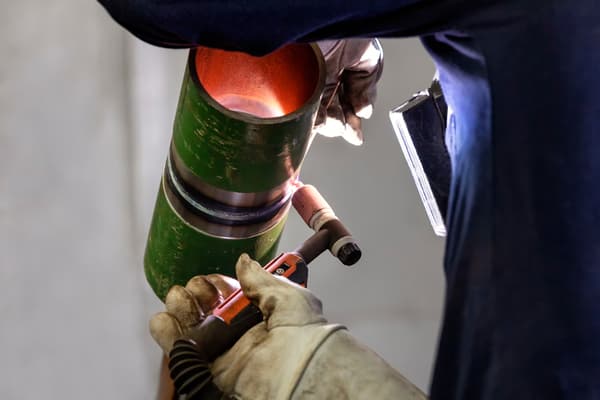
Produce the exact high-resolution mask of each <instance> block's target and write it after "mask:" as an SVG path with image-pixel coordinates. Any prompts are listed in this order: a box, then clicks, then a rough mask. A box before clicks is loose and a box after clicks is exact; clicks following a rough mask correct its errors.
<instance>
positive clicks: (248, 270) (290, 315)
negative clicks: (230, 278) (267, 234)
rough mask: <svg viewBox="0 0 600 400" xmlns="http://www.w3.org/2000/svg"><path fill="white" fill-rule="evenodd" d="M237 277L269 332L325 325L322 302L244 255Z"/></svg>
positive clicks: (239, 263) (239, 264)
mask: <svg viewBox="0 0 600 400" xmlns="http://www.w3.org/2000/svg"><path fill="white" fill-rule="evenodd" d="M236 274H237V277H238V280H239V281H240V285H241V287H242V290H243V291H244V294H245V295H246V297H248V299H250V300H251V301H252V302H253V303H254V304H256V305H257V306H258V308H259V309H260V311H261V312H262V313H263V316H264V318H265V321H266V323H267V329H268V330H270V329H272V328H275V327H278V326H303V325H307V324H313V323H318V322H321V323H324V322H326V321H325V318H324V317H323V315H322V305H321V301H320V300H319V299H317V298H316V297H315V296H314V295H313V294H312V293H311V292H309V291H308V290H307V289H305V288H303V287H301V286H298V285H296V284H295V283H293V282H290V281H289V280H287V279H286V278H281V277H277V276H275V275H272V274H270V273H269V272H267V271H265V270H264V269H263V268H261V266H260V264H259V263H257V262H256V261H254V260H252V259H251V258H250V257H249V256H248V255H247V254H242V255H241V256H240V258H239V259H238V262H237V264H236Z"/></svg>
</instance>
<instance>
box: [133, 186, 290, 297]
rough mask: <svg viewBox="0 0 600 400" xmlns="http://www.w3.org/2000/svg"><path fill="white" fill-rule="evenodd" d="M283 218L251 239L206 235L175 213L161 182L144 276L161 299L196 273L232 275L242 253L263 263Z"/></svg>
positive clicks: (274, 249)
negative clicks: (174, 286) (171, 288)
mask: <svg viewBox="0 0 600 400" xmlns="http://www.w3.org/2000/svg"><path fill="white" fill-rule="evenodd" d="M285 221H286V218H282V219H281V221H279V222H278V223H277V224H276V225H275V226H273V227H272V228H270V229H268V230H267V231H266V232H264V233H262V234H260V235H258V236H256V237H251V238H245V239H222V238H216V237H213V236H209V235H207V234H205V233H203V232H201V231H199V230H197V229H195V228H194V227H192V226H190V225H189V224H188V223H187V222H185V221H183V220H182V219H181V218H180V216H179V215H177V213H176V212H175V210H173V208H172V207H171V205H170V204H169V202H168V201H167V199H166V196H165V193H164V190H163V185H162V184H161V188H160V190H159V192H158V198H157V200H156V206H155V209H154V216H153V218H152V223H151V225H150V233H149V235H148V242H147V244H146V254H145V256H144V270H145V273H146V279H147V280H148V283H149V284H150V286H151V287H152V289H153V290H154V293H156V295H157V296H158V297H159V298H160V299H161V300H163V301H164V299H165V296H166V295H167V292H168V290H169V288H170V287H171V286H173V285H182V286H185V284H186V283H187V281H188V280H189V279H190V278H192V277H194V276H196V275H207V274H213V273H218V274H224V275H228V276H233V277H235V263H236V261H237V259H238V257H239V256H240V254H242V253H248V254H249V255H250V256H251V257H253V258H254V259H255V260H257V261H258V262H260V263H261V264H262V265H264V264H266V263H268V262H269V261H270V260H271V259H272V258H273V257H275V256H276V255H277V254H276V253H277V245H278V243H279V239H280V236H281V233H282V231H283V227H284V225H285Z"/></svg>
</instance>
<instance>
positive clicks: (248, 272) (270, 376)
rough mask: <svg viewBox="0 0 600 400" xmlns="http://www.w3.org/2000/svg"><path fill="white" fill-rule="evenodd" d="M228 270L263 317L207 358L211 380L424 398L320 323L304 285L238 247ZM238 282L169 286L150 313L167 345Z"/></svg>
mask: <svg viewBox="0 0 600 400" xmlns="http://www.w3.org/2000/svg"><path fill="white" fill-rule="evenodd" d="M236 273H237V276H238V278H239V280H240V284H241V287H242V289H243V291H244V294H245V295H246V296H247V297H248V298H249V299H250V300H251V301H252V302H253V303H254V304H256V305H257V306H258V307H259V308H260V310H261V312H262V313H263V315H264V321H263V322H261V323H259V324H258V325H256V326H254V327H253V328H251V329H250V330H249V331H248V332H246V333H245V334H244V335H243V336H242V337H241V338H240V340H238V342H237V343H236V344H235V345H234V346H233V347H232V348H231V349H230V350H229V351H228V352H226V353H225V354H224V355H223V356H221V357H219V358H217V359H216V360H215V362H214V363H213V364H212V365H211V371H212V373H213V377H214V383H215V384H216V385H217V386H218V387H219V388H220V389H221V390H222V391H223V392H224V393H225V394H227V395H230V396H232V397H234V398H237V399H257V400H258V399H303V398H314V399H334V398H335V399H425V398H426V397H425V395H424V394H423V393H422V392H420V391H419V389H418V388H417V387H415V386H414V385H413V384H411V383H410V382H409V381H407V380H406V379H405V378H404V377H403V376H402V375H400V374H399V373H398V372H396V371H395V370H394V369H392V368H391V367H390V366H389V365H388V364H387V363H386V362H385V361H383V360H382V359H381V358H380V357H379V356H377V355H376V354H375V353H374V352H372V351H371V350H369V349H367V348H366V347H364V346H362V345H361V344H359V343H358V342H357V341H356V340H355V339H354V338H353V337H352V336H351V335H350V334H349V333H348V332H347V331H346V330H345V329H344V328H343V327H342V326H340V325H332V324H328V323H327V321H326V320H325V318H324V317H323V314H322V310H321V302H320V301H319V300H318V299H317V298H316V297H315V296H314V295H313V294H312V293H311V292H309V291H308V290H307V289H304V288H302V287H300V286H298V285H296V284H294V283H291V282H290V281H288V280H287V279H285V278H281V277H275V276H273V275H271V274H269V273H268V272H266V271H264V270H263V269H262V268H261V267H260V265H259V264H258V263H257V262H255V261H252V260H251V259H250V258H249V257H248V256H247V255H242V256H241V257H240V258H239V260H238V263H237V265H236ZM237 287H238V285H237V282H236V281H235V280H233V279H231V278H227V277H224V276H221V275H208V276H197V277H194V278H192V279H191V280H190V281H189V282H188V283H187V285H186V287H185V288H183V287H181V286H174V287H173V288H171V290H170V291H169V293H168V294H167V297H166V309H167V312H164V313H160V314H157V315H155V316H154V317H153V318H152V320H151V321H150V331H151V333H152V336H153V337H154V339H155V340H156V341H157V342H158V344H159V345H160V346H161V347H162V348H163V350H164V351H165V352H166V353H168V352H169V351H170V350H171V348H172V346H173V343H174V341H175V340H176V339H178V338H180V337H182V336H185V334H186V331H188V330H189V329H191V328H192V327H193V326H195V325H197V324H199V323H201V321H202V320H203V318H205V316H207V315H208V314H210V312H211V310H212V309H214V308H215V307H216V306H218V305H219V304H220V303H221V302H222V301H223V300H224V299H225V298H227V296H228V295H229V294H231V293H233V292H234V291H235V289H236V288H237Z"/></svg>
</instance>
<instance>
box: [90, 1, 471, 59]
mask: <svg viewBox="0 0 600 400" xmlns="http://www.w3.org/2000/svg"><path fill="white" fill-rule="evenodd" d="M99 2H100V3H101V4H102V5H103V6H104V7H105V8H106V9H107V10H108V12H109V13H110V15H111V16H112V17H113V18H114V19H115V20H116V21H117V22H118V23H119V24H121V25H122V26H123V27H125V28H126V29H127V30H129V31H130V32H131V33H133V34H134V35H136V36H137V37H138V38H140V39H142V40H144V41H146V42H148V43H151V44H154V45H157V46H162V47H194V46H198V45H201V46H208V47H217V48H221V49H225V50H240V51H244V52H247V53H250V54H254V55H263V54H266V53H269V52H271V51H273V50H275V49H277V48H278V47H280V46H282V45H283V44H285V43H290V42H308V41H319V40H324V39H339V38H347V37H385V36H408V35H415V34H423V33H426V32H427V30H430V29H432V28H433V27H434V26H437V27H438V28H439V27H440V26H442V25H440V21H444V22H443V24H446V23H448V21H449V20H450V19H451V17H452V16H453V15H455V14H456V13H457V12H458V10H459V9H460V8H461V7H460V4H461V3H464V1H457V0H452V1H451V0H437V1H428V0H384V1H367V0H332V1H316V0H292V1H281V0H280V1H272V0H265V1H247V0H245V1H239V0H212V1H209V0H169V1H167V0H99Z"/></svg>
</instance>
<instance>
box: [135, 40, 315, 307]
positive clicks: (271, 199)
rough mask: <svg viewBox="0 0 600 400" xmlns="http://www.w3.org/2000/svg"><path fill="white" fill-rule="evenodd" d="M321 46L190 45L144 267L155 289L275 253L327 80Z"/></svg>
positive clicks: (230, 270)
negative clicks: (234, 48)
mask: <svg viewBox="0 0 600 400" xmlns="http://www.w3.org/2000/svg"><path fill="white" fill-rule="evenodd" d="M324 72H325V71H324V61H323V58H322V55H321V53H320V51H319V49H318V48H317V47H316V46H314V45H290V46H286V47H284V48H282V49H279V50H277V51H276V52H274V53H272V54H270V55H268V56H265V57H252V56H249V55H246V54H243V53H236V52H225V51H221V50H214V49H208V48H197V49H193V50H192V51H191V52H190V56H189V59H188V63H187V68H186V72H185V75H184V79H183V85H182V90H181V95H180V99H179V104H178V108H177V113H176V117H175V123H174V127H173V138H172V141H171V146H170V150H169V155H168V157H167V163H166V167H165V172H164V174H163V178H162V180H161V184H160V188H159V191H158V196H157V201H156V206H155V209H154V215H153V218H152V222H151V226H150V232H149V235H148V241H147V245H146V253H145V256H144V269H145V273H146V278H147V280H148V282H149V283H150V285H151V287H152V289H153V290H154V292H155V293H156V295H157V296H158V297H159V298H160V299H162V300H164V297H165V295H166V293H167V291H168V289H169V288H170V287H171V286H173V285H175V284H178V285H185V283H186V282H187V281H188V280H189V279H190V278H191V277H193V276H195V275H199V274H211V273H220V274H225V275H229V276H234V275H235V271H234V266H235V262H236V260H237V258H238V257H239V255H240V254H241V253H242V252H246V253H248V254H250V256H252V257H254V258H255V259H257V260H258V261H259V262H261V263H266V262H268V261H269V260H270V259H271V258H273V257H274V256H275V255H276V252H277V245H278V242H279V239H280V236H281V233H282V231H283V228H284V225H285V221H286V218H287V214H288V211H289V209H290V201H289V199H290V196H291V193H292V183H293V181H294V180H295V179H296V178H297V176H298V173H299V170H300V167H301V165H302V161H303V160H304V157H305V155H306V152H307V150H308V148H309V147H310V143H311V141H312V137H313V136H312V125H313V123H314V119H315V116H316V112H317V109H318V106H319V103H320V97H321V94H322V91H323V87H324V75H325V74H324Z"/></svg>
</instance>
